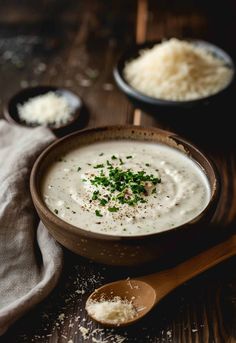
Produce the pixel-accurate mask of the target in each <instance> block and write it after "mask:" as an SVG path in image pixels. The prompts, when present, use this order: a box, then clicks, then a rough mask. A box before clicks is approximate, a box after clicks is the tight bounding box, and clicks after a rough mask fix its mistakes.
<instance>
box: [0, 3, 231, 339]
mask: <svg viewBox="0 0 236 343" xmlns="http://www.w3.org/2000/svg"><path fill="white" fill-rule="evenodd" d="M140 3H142V6H141V7H142V8H141V12H142V13H141V19H140V21H141V22H142V21H143V22H145V20H144V19H145V18H144V17H145V12H146V6H145V4H146V5H147V4H148V9H147V13H146V17H147V21H146V30H145V29H144V30H143V35H144V36H145V37H144V38H146V39H161V38H164V37H172V36H177V37H183V36H187V37H198V38H203V39H206V40H209V41H212V42H213V43H216V44H217V45H219V46H221V47H222V48H225V49H226V50H227V51H228V52H229V53H230V54H231V55H232V56H233V57H234V58H235V56H236V46H235V39H234V35H235V32H236V30H235V29H236V20H235V19H236V18H235V17H236V4H235V2H234V1H227V0H225V1H223V0H220V1H217V2H214V3H213V2H211V1H202V0H201V1H200V0H198V1H193V0H191V1H184V0H182V1H178V2H177V1H176V2H175V3H174V2H172V1H166V0H165V1H164V0H158V1H151V0H149V1H142V0H140V1H139V4H140ZM137 8H138V4H137V1H136V0H128V1H127V0H126V1H124V0H121V1H106V0H87V1H85V0H84V1H72V0H64V1H56V0H50V1H49V0H48V1H46V0H44V1H36V0H35V1H26V0H21V1H17V0H14V1H13V0H10V1H4V0H1V1H0V82H1V92H0V106H1V107H3V105H4V104H5V102H6V101H7V99H8V98H9V97H10V96H11V95H13V94H14V93H15V92H16V91H17V90H19V89H20V88H23V87H25V86H28V85H36V84H48V85H58V86H65V87H68V88H70V89H72V90H73V91H75V92H77V93H78V94H79V95H81V96H82V98H83V100H84V102H85V104H86V109H87V110H86V111H85V112H84V114H83V116H82V117H81V121H80V127H81V128H83V127H87V126H89V127H91V126H95V125H104V124H106V125H107V124H125V123H133V120H134V108H133V107H132V105H131V104H130V103H129V102H128V101H127V99H126V98H125V97H124V96H123V95H122V94H121V93H120V92H119V91H118V90H117V88H116V86H115V85H114V82H113V78H112V68H113V66H114V63H115V61H116V59H117V57H118V56H119V54H120V53H121V52H122V50H123V49H124V48H125V47H126V46H128V45H129V44H130V43H131V42H133V41H134V40H135V39H136V38H135V37H136V29H137V28H136V16H137ZM141 31H142V30H141ZM141 36H142V32H141ZM142 38H143V37H141V39H142ZM1 112H2V111H1ZM234 113H235V107H233V108H232V105H231V107H230V105H229V104H225V107H224V108H223V109H221V110H220V111H218V112H217V113H212V114H211V116H212V117H211V125H206V124H205V120H204V119H202V118H201V117H200V119H199V121H202V123H201V124H202V125H201V128H200V129H198V131H197V132H196V130H194V128H191V127H190V128H189V127H188V128H187V129H186V128H183V127H182V126H181V125H178V118H176V121H175V122H174V123H171V124H170V123H169V124H165V125H164V124H163V123H160V121H159V120H158V113H157V114H156V116H151V115H149V114H145V113H142V114H141V117H140V120H139V117H138V122H140V123H141V124H142V125H146V126H159V127H166V128H168V129H175V131H177V132H180V133H181V134H182V135H183V136H186V137H188V138H190V139H191V140H193V141H194V142H195V143H196V144H198V145H199V146H201V147H202V148H203V149H204V151H206V152H207V153H208V154H209V155H210V156H211V157H212V159H213V160H214V161H215V163H216V165H217V167H218V169H219V171H220V174H221V176H222V195H221V199H220V204H219V207H218V209H217V213H216V216H215V219H214V220H215V221H216V222H220V223H221V224H222V225H224V227H225V230H227V228H228V225H229V224H230V223H231V224H232V223H234V222H235V218H236V171H235V170H236V153H235V147H236V138H235V133H234V128H233V127H232V124H231V123H230V115H232V114H234ZM206 132H207V134H206ZM224 137H226V138H224ZM3 167H4V166H1V168H3ZM130 275H132V273H131V271H129V270H123V269H120V268H110V267H105V266H101V265H97V264H95V263H92V262H89V261H87V260H85V259H82V258H80V257H79V256H76V255H74V254H72V253H70V252H68V251H65V265H64V270H63V275H62V277H61V280H60V282H59V284H58V286H57V287H56V289H55V290H54V291H53V292H52V294H51V295H50V296H49V297H48V298H47V299H46V300H45V301H44V302H43V303H41V304H40V305H38V306H37V307H35V308H34V309H33V310H32V311H31V312H30V313H28V314H27V315H26V316H25V317H24V318H22V319H20V320H19V321H18V322H17V323H16V324H15V325H13V326H12V327H11V328H10V329H9V331H8V333H6V334H5V335H4V336H3V337H2V338H0V341H1V342H7V343H8V342H9V343H11V342H61V343H64V342H69V343H72V342H73V343H75V342H88V343H90V342H95V343H96V342H100V341H101V342H106V343H110V342H113V343H114V342H119V337H118V335H119V336H120V341H121V338H122V337H123V338H124V342H140V343H146V342H155V343H159V342H160V343H161V342H162V343H164V342H178V343H182V342H183V343H185V342H186V343H190V342H191V343H193V342H194V343H195V342H196V343H206V342H210V343H213V342H216V343H221V342H228V343H231V342H236V259H235V258H233V259H231V260H230V261H227V262H226V263H224V264H222V265H220V266H219V267H217V268H215V269H214V270H211V271H209V272H207V273H205V274H204V275H201V276H200V277H198V278H196V279H194V280H192V281H191V282H189V283H187V284H185V285H183V286H182V287H180V288H179V289H177V290H176V291H175V292H174V293H173V294H171V295H170V296H168V297H167V298H166V299H165V300H164V301H163V302H162V303H161V304H160V305H159V306H158V308H157V309H156V310H155V311H153V313H152V314H151V315H150V316H149V317H148V318H147V319H146V320H144V321H143V322H141V323H140V324H139V325H137V326H135V327H132V328H128V329H127V330H114V331H111V330H109V329H103V328H102V327H100V326H97V325H96V324H95V323H93V322H92V321H91V320H90V319H89V318H88V317H87V315H86V313H85V311H84V303H85V300H86V298H87V296H88V294H89V293H90V292H91V291H93V290H94V288H96V287H98V286H100V285H102V284H103V283H106V282H108V281H111V280H116V279H119V278H120V277H127V276H130ZM83 328H86V329H87V330H88V331H87V334H86V335H85V334H82V331H83ZM96 328H98V329H99V330H97V331H94V330H95V329H96Z"/></svg>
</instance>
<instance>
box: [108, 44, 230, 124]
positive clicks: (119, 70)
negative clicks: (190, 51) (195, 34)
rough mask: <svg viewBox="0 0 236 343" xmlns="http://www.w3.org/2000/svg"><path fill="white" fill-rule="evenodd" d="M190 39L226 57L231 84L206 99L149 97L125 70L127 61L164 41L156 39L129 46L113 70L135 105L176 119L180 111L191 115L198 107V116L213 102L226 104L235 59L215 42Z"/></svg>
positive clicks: (119, 84) (217, 54)
mask: <svg viewBox="0 0 236 343" xmlns="http://www.w3.org/2000/svg"><path fill="white" fill-rule="evenodd" d="M187 41H189V42H191V43H192V44H194V45H196V46H199V47H202V48H204V49H206V50H207V51H209V52H210V53H211V54H212V55H214V56H216V57H218V58H219V59H221V60H223V61H224V62H225V65H226V66H228V67H229V68H231V69H232V71H233V75H232V79H231V80H230V82H229V84H228V85H227V86H226V87H225V88H223V89H221V90H220V91H219V92H218V93H216V94H213V95H210V96H207V97H204V98H199V99H196V100H189V101H172V100H164V99H158V98H154V97H150V96H147V95H145V94H143V93H141V92H139V91H138V90H136V89H134V88H133V87H132V86H131V85H130V84H129V83H128V82H127V81H126V80H125V78H124V74H123V70H124V67H125V64H126V63H127V62H129V61H132V60H134V59H135V58H137V57H138V56H139V55H140V51H142V50H144V49H151V48H152V47H153V46H154V45H156V44H159V43H161V42H160V41H152V42H146V43H143V44H136V45H134V46H132V47H130V48H128V49H127V50H126V51H125V52H124V53H123V55H122V56H121V57H120V58H119V60H118V63H117V64H116V66H115V68H114V71H113V74H114V78H115V81H116V84H117V85H118V87H119V88H120V90H121V91H122V92H123V93H124V94H125V95H126V96H127V97H128V98H129V100H130V101H131V102H132V103H133V104H134V106H136V107H138V108H140V109H142V110H143V111H145V112H149V113H152V114H157V115H160V116H162V115H163V116H166V115H167V114H170V115H171V116H174V118H173V119H175V120H176V114H177V113H180V114H181V115H184V114H187V115H189V110H190V109H197V111H198V117H199V115H201V110H202V109H203V108H207V107H210V105H216V106H218V104H219V103H222V101H223V100H224V99H226V98H227V96H228V95H229V94H230V92H231V91H232V89H233V84H234V81H235V66H234V62H233V60H232V58H231V57H230V56H229V55H228V54H227V53H226V52H225V51H223V50H222V49H221V48H219V47H217V46H215V45H213V44H211V43H208V42H205V41H202V40H194V39H187ZM191 120H192V119H191Z"/></svg>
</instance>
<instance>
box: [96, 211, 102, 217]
mask: <svg viewBox="0 0 236 343" xmlns="http://www.w3.org/2000/svg"><path fill="white" fill-rule="evenodd" d="M95 214H96V216H97V217H102V216H103V215H102V214H101V212H100V211H99V210H96V211H95Z"/></svg>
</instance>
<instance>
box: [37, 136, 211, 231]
mask: <svg viewBox="0 0 236 343" xmlns="http://www.w3.org/2000/svg"><path fill="white" fill-rule="evenodd" d="M42 192H43V197H44V200H45V203H46V205H47V206H48V208H49V209H50V210H51V211H52V212H54V213H55V214H56V215H57V216H58V217H60V218H61V219H63V220H64V221H66V222H68V223H70V224H72V225H74V226H77V227H80V228H82V229H85V230H88V231H93V232H99V233H104V234H109V235H145V234H151V233H154V232H160V231H163V230H166V229H170V228H174V227H176V226H179V225H181V224H184V223H186V222H188V221H189V220H191V219H193V218H195V217H196V216H197V215H199V214H200V213H201V212H202V211H203V210H204V208H205V207H206V206H207V204H208V202H209V200H210V186H209V183H208V180H207V177H206V176H205V174H204V172H203V171H202V170H201V169H200V167H199V166H198V165H197V164H196V163H195V162H194V161H192V160H191V159H190V158H189V157H187V156H186V155H185V154H184V153H182V152H180V151H178V150H176V149H174V148H170V147H168V146H166V145H162V144H154V143H149V142H141V141H140V142H136V141H135V142H134V141H133V142H132V141H123V140H122V141H120V140H118V141H116V140H114V141H106V142H99V143H93V144H89V145H86V146H82V147H79V148H77V149H74V150H71V151H70V152H68V153H66V154H65V155H64V156H60V157H59V158H58V160H57V161H55V162H54V163H53V164H52V165H51V167H50V168H49V169H48V171H47V172H46V174H45V178H44V180H43V184H42Z"/></svg>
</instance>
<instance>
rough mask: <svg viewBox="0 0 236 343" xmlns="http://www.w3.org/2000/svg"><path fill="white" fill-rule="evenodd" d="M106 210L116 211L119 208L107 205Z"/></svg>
mask: <svg viewBox="0 0 236 343" xmlns="http://www.w3.org/2000/svg"><path fill="white" fill-rule="evenodd" d="M108 211H109V212H117V211H119V208H118V207H115V206H114V207H108Z"/></svg>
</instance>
